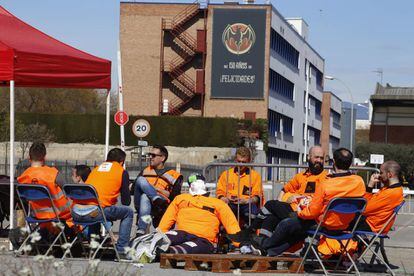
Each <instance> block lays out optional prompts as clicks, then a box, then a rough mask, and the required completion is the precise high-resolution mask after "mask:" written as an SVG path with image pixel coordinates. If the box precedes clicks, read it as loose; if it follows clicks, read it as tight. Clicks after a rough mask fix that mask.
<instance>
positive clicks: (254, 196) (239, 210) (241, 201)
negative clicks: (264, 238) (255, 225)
mask: <svg viewBox="0 0 414 276" xmlns="http://www.w3.org/2000/svg"><path fill="white" fill-rule="evenodd" d="M235 161H236V162H237V163H250V162H251V152H250V150H249V149H248V148H246V147H240V148H238V149H237V151H236V160H235ZM216 196H217V198H219V199H221V200H222V201H223V202H225V203H226V204H228V205H229V206H230V208H231V210H232V211H233V213H234V214H235V215H236V216H240V218H241V219H242V220H243V222H244V224H248V223H249V214H250V218H255V217H256V215H257V213H258V212H259V208H260V205H261V204H262V203H263V185H262V179H261V176H260V174H259V173H258V172H256V171H255V170H253V169H252V168H249V167H245V166H236V167H234V168H230V169H228V170H227V171H224V172H223V173H222V174H221V175H220V177H219V179H218V182H217V191H216ZM238 219H239V217H238Z"/></svg>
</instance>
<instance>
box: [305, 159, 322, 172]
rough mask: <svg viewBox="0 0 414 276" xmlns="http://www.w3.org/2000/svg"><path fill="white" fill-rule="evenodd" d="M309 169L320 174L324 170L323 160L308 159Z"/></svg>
mask: <svg viewBox="0 0 414 276" xmlns="http://www.w3.org/2000/svg"><path fill="white" fill-rule="evenodd" d="M308 165H309V170H310V172H311V173H312V174H320V173H321V172H322V171H323V163H322V162H311V161H310V160H309V161H308Z"/></svg>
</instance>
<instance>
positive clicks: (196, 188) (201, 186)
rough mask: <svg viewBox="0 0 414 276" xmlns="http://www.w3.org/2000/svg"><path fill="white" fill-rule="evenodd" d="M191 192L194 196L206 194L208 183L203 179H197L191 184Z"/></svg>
mask: <svg viewBox="0 0 414 276" xmlns="http://www.w3.org/2000/svg"><path fill="white" fill-rule="evenodd" d="M189 193H190V195H193V196H194V195H204V194H206V193H207V191H206V183H205V182H204V181H203V180H201V179H197V180H196V181H194V182H192V183H191V184H190V189H189Z"/></svg>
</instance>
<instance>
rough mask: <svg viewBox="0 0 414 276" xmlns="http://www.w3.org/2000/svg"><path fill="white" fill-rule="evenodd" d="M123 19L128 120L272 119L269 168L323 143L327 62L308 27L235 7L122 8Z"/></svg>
mask: <svg viewBox="0 0 414 276" xmlns="http://www.w3.org/2000/svg"><path fill="white" fill-rule="evenodd" d="M177 2H178V1H177ZM120 13H121V15H120V42H121V56H122V75H123V92H124V109H125V111H126V112H127V113H128V114H134V115H153V116H158V115H159V116H162V115H180V116H204V117H235V118H246V119H253V120H255V119H256V118H263V119H267V120H268V122H269V126H268V127H269V143H268V149H269V150H268V153H267V158H268V162H269V163H292V162H293V163H297V162H299V161H302V160H303V159H304V158H303V157H304V156H305V155H306V153H305V154H304V152H305V151H307V149H309V147H311V146H313V145H316V144H320V143H321V130H322V116H321V115H322V114H321V109H322V92H323V75H324V67H325V61H324V59H323V58H322V57H321V56H320V55H319V54H318V53H317V52H316V51H315V50H314V49H313V48H312V47H311V45H310V44H309V43H308V41H307V39H308V35H309V32H308V25H307V23H306V22H305V21H304V20H303V19H301V18H284V17H283V16H282V15H281V14H280V13H279V12H278V11H277V9H276V8H275V7H274V6H272V5H269V4H252V3H249V4H235V3H226V2H225V3H223V4H208V5H204V6H203V5H201V4H198V3H197V4H188V3H187V4H185V3H144V2H139V1H134V2H122V3H121V9H120ZM306 113H307V114H306ZM305 115H306V116H305ZM328 132H329V131H328ZM305 138H306V139H305Z"/></svg>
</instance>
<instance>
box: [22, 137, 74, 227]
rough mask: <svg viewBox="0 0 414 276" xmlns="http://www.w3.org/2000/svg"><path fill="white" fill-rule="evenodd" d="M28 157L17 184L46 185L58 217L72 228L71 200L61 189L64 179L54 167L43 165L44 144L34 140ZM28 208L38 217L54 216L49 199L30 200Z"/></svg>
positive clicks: (49, 217) (47, 217)
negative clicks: (25, 167)
mask: <svg viewBox="0 0 414 276" xmlns="http://www.w3.org/2000/svg"><path fill="white" fill-rule="evenodd" d="M29 158H30V167H29V168H27V169H26V170H25V171H24V172H23V173H22V174H21V175H20V176H19V177H18V178H17V181H18V182H19V184H36V185H42V186H46V187H47V188H48V189H49V192H50V195H51V196H52V199H53V204H54V205H55V207H56V208H57V211H58V212H59V214H58V215H59V218H60V219H61V220H63V221H64V222H65V223H66V225H67V226H68V227H70V228H72V227H73V226H74V224H73V221H72V216H71V214H70V207H71V202H70V200H68V199H67V198H66V196H65V194H64V193H63V191H62V189H61V187H62V185H63V184H64V180H63V177H62V176H61V174H59V171H58V170H57V169H56V168H54V167H48V166H46V165H45V160H46V147H45V145H44V144H43V143H39V142H34V143H33V144H32V145H31V146H30V149H29ZM30 208H31V211H32V214H34V215H35V217H36V218H38V219H51V218H55V217H56V216H55V213H54V211H53V207H52V206H50V201H49V200H42V201H36V202H30ZM42 227H44V224H42ZM47 229H49V230H52V228H50V227H49V226H47ZM67 230H68V229H67ZM72 230H74V229H72ZM65 232H66V234H72V233H73V231H69V232H68V231H65ZM71 232H72V233H71Z"/></svg>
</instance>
